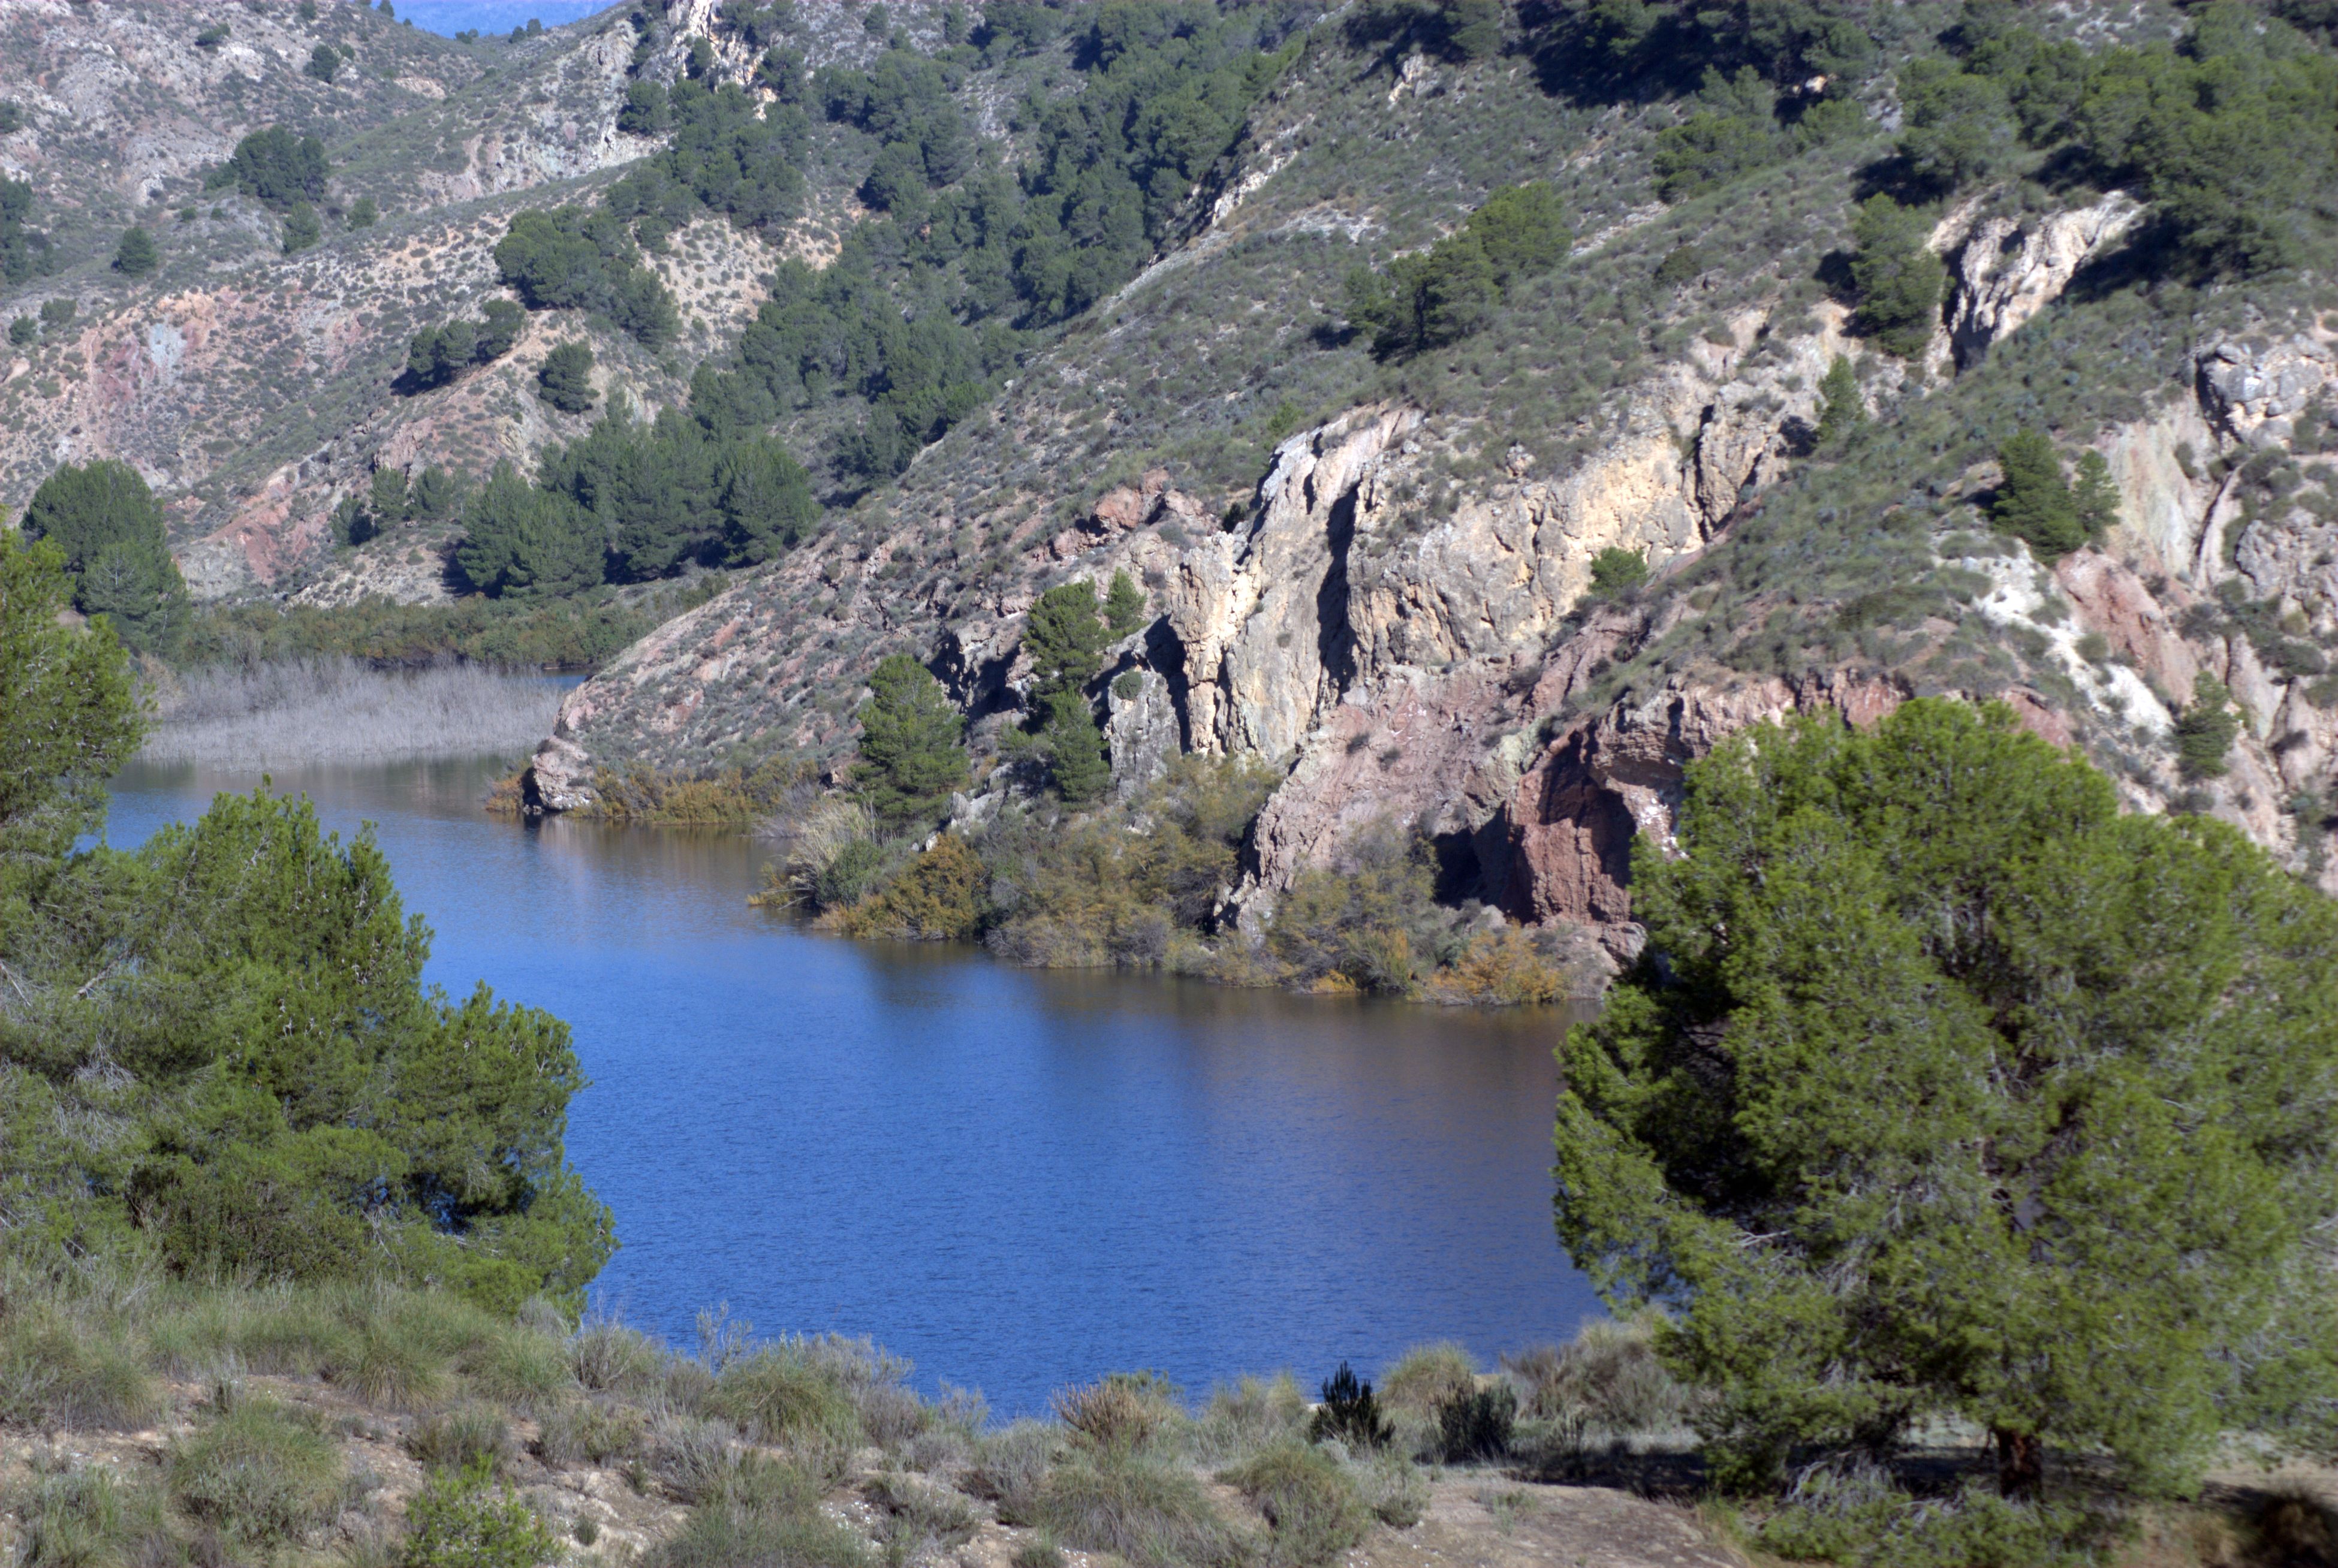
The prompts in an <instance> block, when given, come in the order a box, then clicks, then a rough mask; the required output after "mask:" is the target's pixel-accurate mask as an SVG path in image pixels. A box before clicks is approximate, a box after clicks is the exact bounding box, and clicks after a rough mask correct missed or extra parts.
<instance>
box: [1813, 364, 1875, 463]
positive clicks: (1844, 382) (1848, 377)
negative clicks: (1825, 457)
mask: <svg viewBox="0 0 2338 1568" xmlns="http://www.w3.org/2000/svg"><path fill="white" fill-rule="evenodd" d="M1866 423H1867V399H1866V398H1865V397H1862V395H1861V394H1860V390H1859V376H1858V373H1857V372H1856V371H1854V370H1852V368H1851V361H1850V360H1848V359H1846V358H1843V357H1842V355H1840V354H1838V355H1836V356H1835V357H1834V361H1833V363H1832V364H1830V365H1829V366H1828V367H1827V373H1826V376H1825V377H1824V378H1823V379H1822V380H1821V381H1820V382H1819V422H1818V426H1817V428H1816V429H1815V430H1813V431H1812V437H1811V440H1812V445H1813V446H1816V447H1817V448H1818V449H1819V450H1821V451H1826V450H1829V449H1831V448H1832V447H1834V446H1838V445H1839V444H1840V443H1841V442H1842V440H1843V438H1844V437H1845V436H1849V435H1850V434H1851V433H1852V431H1853V430H1856V429H1858V428H1859V427H1860V426H1862V425H1864V424H1866Z"/></svg>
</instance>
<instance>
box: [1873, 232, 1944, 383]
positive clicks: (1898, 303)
mask: <svg viewBox="0 0 2338 1568" xmlns="http://www.w3.org/2000/svg"><path fill="white" fill-rule="evenodd" d="M1930 230H1931V222H1930V220H1929V219H1928V218H1926V217H1925V216H1924V214H1923V213H1922V212H1920V211H1916V210H1914V209H1911V208H1904V207H1902V206H1901V205H1900V203H1898V202H1897V201H1893V200H1892V199H1891V197H1890V196H1888V195H1885V194H1883V193H1881V192H1878V193H1877V194H1875V195H1873V196H1871V197H1869V198H1868V199H1867V200H1866V201H1862V203H1860V206H1859V215H1858V218H1857V219H1856V220H1854V222H1853V223H1852V244H1853V245H1854V246H1855V247H1856V249H1855V250H1853V251H1852V258H1851V277H1852V284H1853V286H1854V287H1856V288H1857V289H1858V290H1859V315H1858V317H1857V326H1858V329H1859V330H1860V331H1862V332H1864V333H1867V334H1868V335H1869V336H1871V337H1872V338H1874V339H1875V342H1876V346H1877V347H1879V348H1881V349H1883V350H1884V352H1886V353H1888V354H1896V355H1898V356H1900V357H1901V358H1903V359H1905V358H1912V357H1914V356H1915V355H1918V354H1920V353H1922V352H1923V351H1924V345H1925V344H1926V343H1927V342H1929V341H1930V339H1931V336H1932V329H1933V328H1935V327H1937V326H1939V325H1940V299H1941V295H1942V293H1943V291H1944V290H1945V289H1946V288H1947V286H1948V269H1947V268H1946V267H1944V266H1943V265H1942V264H1941V262H1940V258H1939V257H1938V256H1935V255H1933V254H1932V252H1931V250H1930V249H1929V248H1928V247H1927V246H1926V243H1925V241H1926V240H1927V239H1928V238H1929V236H1930Z"/></svg>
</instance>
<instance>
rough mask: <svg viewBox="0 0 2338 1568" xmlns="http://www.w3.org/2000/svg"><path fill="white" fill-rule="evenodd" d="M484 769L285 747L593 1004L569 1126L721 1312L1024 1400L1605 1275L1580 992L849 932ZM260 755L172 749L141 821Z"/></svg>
mask: <svg viewBox="0 0 2338 1568" xmlns="http://www.w3.org/2000/svg"><path fill="white" fill-rule="evenodd" d="M489 777H490V774H489V770H488V769H486V767H484V766H471V765H437V766H417V767H409V768H400V769H365V770H359V771H350V772H331V773H327V772H317V773H304V774H292V773H286V772H283V771H279V772H278V773H277V774H276V776H275V778H274V780H273V787H274V788H275V789H278V790H279V791H287V790H302V791H306V792H307V793H309V795H310V796H312V797H313V798H314V799H316V801H317V803H318V807H319V812H320V814H321V815H322V816H323V818H325V820H326V822H327V824H328V825H329V826H330V827H333V828H339V829H341V830H342V831H343V832H345V833H348V832H353V831H355V830H356V828H357V827H358V825H359V822H360V821H362V820H370V821H373V822H375V823H377V824H378V835H379V838H380V841H381V844H382V846H383V848H385V849H386V850H387V851H388V856H389V858H390V862H391V865H392V866H393V867H395V869H396V873H397V877H398V887H399V889H400V890H401V892H402V893H403V894H404V896H405V898H406V903H407V907H408V909H409V910H415V911H419V912H420V913H421V914H422V915H424V916H426V917H427V919H428V921H429V923H430V926H431V927H432V928H433V930H434V932H435V933H436V941H435V946H434V947H433V950H432V956H431V961H430V970H429V974H430V978H431V979H432V980H433V981H434V982H436V983H437V984H439V985H444V986H445V987H447V990H449V991H450V992H457V993H461V992H466V991H467V990H469V988H470V987H471V985H472V984H473V983H474V982H475V981H477V980H482V979H484V980H486V982H487V983H488V984H489V985H492V986H494V987H495V989H496V992H497V993H498V994H499V995H503V996H506V997H507V998H511V999H513V1000H516V1001H520V1002H526V1003H530V1004H534V1005H537V1006H542V1007H546V1008H549V1009H551V1010H552V1011H554V1012H555V1013H557V1014H559V1015H560V1016H562V1017H563V1018H565V1019H566V1020H567V1021H568V1022H569V1024H571V1025H572V1027H573V1028H574V1029H575V1037H576V1050H577V1054H579V1055H580V1056H581V1057H582V1058H583V1061H584V1063H585V1071H586V1072H587V1073H589V1074H590V1075H591V1077H592V1079H593V1086H592V1087H591V1088H590V1089H588V1090H587V1091H585V1093H584V1094H583V1095H581V1096H579V1098H578V1099H577V1101H576V1102H575V1105H574V1107H573V1110H572V1114H571V1125H570V1132H569V1143H568V1148H569V1153H570V1157H571V1158H572V1160H573V1161H575V1164H576V1165H577V1167H578V1168H579V1169H580V1170H581V1171H583V1172H584V1174H585V1180H586V1181H589V1182H590V1183H591V1184H592V1185H593V1187H594V1189H595V1190H596V1191H599V1193H600V1194H601V1196H602V1197H603V1198H604V1199H605V1200H606V1201H608V1202H609V1204H610V1205H611V1206H612V1207H613V1208H614V1210H615V1211H616V1219H617V1233H618V1237H619V1240H621V1241H622V1242H623V1244H624V1245H623V1249H622V1250H620V1251H619V1252H618V1254H617V1256H616V1258H615V1259H614V1261H613V1262H612V1263H611V1264H610V1266H609V1268H608V1269H607V1270H606V1271H605V1272H604V1274H603V1275H602V1277H601V1279H600V1281H599V1283H598V1285H597V1286H596V1287H595V1291H596V1296H597V1297H598V1298H599V1299H601V1300H602V1301H603V1303H604V1305H605V1306H606V1307H607V1308H610V1309H613V1310H614V1311H617V1312H619V1313H621V1314H622V1315H623V1316H624V1318H627V1319H628V1320H629V1321H632V1322H634V1323H635V1324H637V1325H640V1326H642V1327H645V1328H653V1329H657V1330H660V1331H662V1332H663V1333H665V1334H667V1335H668V1336H669V1337H671V1338H674V1339H676V1340H677V1341H679V1342H683V1343H687V1342H689V1341H690V1339H691V1336H692V1325H693V1319H694V1318H695V1315H696V1314H697V1312H698V1310H699V1309H700V1308H702V1307H705V1306H708V1305H711V1304H712V1303H715V1302H725V1303H727V1304H728V1305H729V1307H730V1308H731V1311H732V1316H733V1317H734V1318H745V1319H746V1320H748V1321H749V1322H751V1323H752V1324H753V1325H754V1326H755V1328H756V1329H757V1330H758V1331H759V1332H762V1333H778V1332H782V1331H789V1332H792V1331H800V1330H837V1331H840V1332H845V1333H850V1334H866V1335H869V1336H872V1337H873V1338H877V1339H878V1340H879V1341H880V1342H881V1343H883V1344H885V1345H887V1346H889V1347H890V1348H892V1349H894V1350H896V1351H898V1352H899V1353H901V1354H903V1355H906V1356H909V1357H912V1358H913V1359H914V1360H915V1361H916V1363H917V1367H918V1373H917V1381H918V1382H919V1384H920V1385H921V1386H922V1387H925V1388H927V1389H928V1391H930V1390H932V1389H934V1388H935V1387H938V1385H939V1384H940V1383H942V1382H948V1383H950V1384H954V1385H958V1386H960V1387H976V1388H979V1389H981V1390H982V1391H983V1392H984V1393H985V1394H987V1396H988V1397H989V1399H990V1401H991V1405H992V1407H993V1409H994V1410H996V1411H998V1412H1001V1413H1015V1412H1029V1411H1033V1410H1036V1409H1037V1408H1038V1407H1039V1406H1042V1405H1043V1404H1044V1402H1045V1400H1046V1395H1047V1393H1048V1391H1049V1390H1050V1389H1053V1388H1056V1387H1061V1386H1062V1385H1064V1384H1066V1383H1068V1382H1072V1381H1075V1380H1079V1379H1085V1378H1090V1377H1095V1376H1097V1375H1099V1374H1101V1373H1104V1372H1107V1371H1112V1370H1115V1369H1125V1368H1132V1367H1157V1368H1160V1369H1162V1370H1164V1371H1165V1372H1167V1373H1168V1374H1169V1375H1170V1376H1171V1377H1173V1378H1174V1379H1175V1380H1177V1381H1178V1382H1180V1383H1182V1384H1184V1385H1185V1386H1186V1387H1189V1388H1192V1389H1194V1390H1196V1391H1198V1390H1200V1389H1203V1388H1206V1387H1208V1386H1209V1385H1210V1383H1211V1382H1213V1380H1216V1379H1220V1378H1224V1377H1232V1376H1233V1375H1234V1374H1236V1373H1240V1372H1244V1371H1267V1370H1272V1369H1274V1368H1277V1367H1292V1368H1294V1369H1295V1370H1297V1371H1298V1372H1299V1373H1300V1375H1301V1376H1302V1377H1304V1378H1307V1379H1309V1380H1310V1381H1311V1380H1312V1379H1314V1378H1318V1377H1321V1376H1322V1375H1323V1374H1324V1373H1325V1372H1326V1371H1328V1370H1329V1369H1330V1367H1331V1366H1332V1365H1333V1364H1335V1363H1336V1362H1338V1361H1339V1360H1340V1359H1341V1358H1342V1357H1347V1358H1350V1359H1352V1360H1354V1361H1355V1362H1356V1363H1357V1365H1358V1366H1359V1367H1361V1368H1363V1369H1365V1370H1367V1371H1369V1370H1370V1369H1371V1368H1374V1367H1379V1366H1380V1365H1383V1364H1384V1363H1385V1362H1386V1361H1387V1360H1388V1359H1389V1358H1390V1357H1393V1356H1394V1355H1395V1354H1396V1353H1397V1352H1398V1351H1400V1350H1401V1349H1402V1348H1404V1347H1406V1346H1408V1345H1410V1344H1414V1343H1417V1342H1419V1341H1420V1340H1423V1339H1429V1338H1456V1339H1459V1340H1460V1341H1461V1342H1463V1343H1464V1344H1466V1345H1468V1346H1469V1348H1471V1349H1472V1350H1474V1351H1475V1352H1477V1353H1478V1355H1479V1356H1480V1357H1483V1358H1485V1359H1486V1360H1487V1361H1488V1362H1490V1360H1491V1358H1492V1357H1493V1356H1494V1354H1495V1353H1496V1352H1498V1351H1500V1350H1504V1349H1508V1348H1516V1347H1518V1346H1520V1345H1523V1344H1526V1343H1528V1342H1530V1341H1533V1340H1536V1339H1547V1338H1557V1337H1563V1336H1564V1335H1566V1334H1567V1333H1569V1332H1571V1331H1572V1330H1573V1328H1575V1326H1576V1325H1577V1323H1578V1322H1579V1321H1580V1320H1581V1319H1583V1318H1586V1317H1587V1316H1590V1315H1592V1314H1594V1313H1595V1312H1596V1310H1597V1305H1596V1301H1595V1300H1594V1299H1593V1297H1592V1295H1591V1293H1590V1291H1589V1289H1588V1287H1587V1286H1586V1284H1585V1283H1584V1282H1583V1280H1582V1279H1580V1277H1579V1276H1577V1275H1576V1274H1575V1273H1574V1272H1573V1271H1572V1270H1570V1269H1568V1268H1567V1264H1566V1261H1565V1259H1564V1258H1563V1256H1562V1255H1561V1254H1560V1253H1559V1251H1558V1250H1557V1244H1556V1242H1555V1241H1554V1240H1553V1238H1552V1234H1551V1228H1550V1178H1549V1174H1548V1167H1549V1164H1550V1157H1549V1147H1550V1145H1549V1137H1550V1112H1551V1100H1552V1095H1553V1093H1554V1091H1555V1089H1556V1077H1555V1072H1554V1068H1553V1064H1552V1061H1551V1055H1550V1053H1551V1048H1552V1046H1553V1045H1554V1044H1556V1043H1557V1035H1558V1033H1559V1031H1560V1030H1561V1028H1562V1027H1563V1026H1564V1023H1565V1019H1564V1018H1563V1017H1562V1016H1561V1015H1560V1014H1557V1013H1551V1012H1543V1013H1535V1014H1509V1015H1492V1016H1488V1015H1483V1014H1463V1013H1458V1012H1451V1011H1443V1010H1437V1009H1429V1008H1419V1007H1401V1006H1390V1005H1373V1004H1366V1003H1359V1002H1351V1001H1341V1000H1325V999H1317V998H1311V997H1295V996H1286V995H1278V994H1274V993H1266V992H1255V991H1233V990H1227V989H1223V988H1220V987H1216V986H1209V985H1196V984H1192V983H1181V982H1175V981H1168V980H1160V979H1153V978H1147V977H1141V976H1135V977H1132V976H1126V975H1096V974H1064V973H1035V972H1031V971H1026V970H1018V969H1013V968H1009V967H1007V966H1005V965H999V964H997V963H995V962H992V961H991V960H989V959H987V958H985V957H984V956H981V955H979V954H977V953H975V952H973V951H971V950H968V949H963V948H956V949H940V948H934V947H921V946H909V945H900V946H870V945H863V944H854V943H848V942H844V941H840V940H836V939H832V938H829V937H824V936H814V935H810V934H808V933H805V932H801V931H799V930H797V929H795V928H793V927H792V926H790V925H788V924H787V923H786V922H784V921H782V920H780V919H777V918H774V917H772V916H767V915H764V914H762V913H761V912H759V911H755V910H752V909H750V908H748V907H747V906H746V896H747V894H748V893H749V892H750V891H751V890H752V888H753V887H755V886H756V885H757V883H758V882H759V881H760V876H761V859H762V857H761V854H760V853H759V852H758V850H757V848H756V847H755V846H754V845H753V844H752V842H750V841H748V840H745V839H743V838H737V837H732V836H723V835H714V834H702V833H693V832H683V831H675V830H655V829H639V828H636V829H623V828H596V827H594V826H592V825H590V824H586V823H577V822H562V821H555V822H549V823H545V824H541V825H536V826H520V825H516V824H514V823H512V822H510V821H508V820H504V819H498V818H490V817H487V816H485V815H484V814H482V813H481V812H480V811H479V809H478V807H477V802H478V800H479V798H480V796H481V794H482V793H483V792H484V790H485V789H486V784H487V781H488V779H489ZM258 782H259V779H257V778H256V777H241V776H237V775H233V774H214V773H201V774H198V773H196V772H195V771H193V770H192V769H179V770H166V769H152V768H144V767H140V768H133V769H132V770H131V771H130V773H128V774H127V775H125V776H124V777H123V779H121V780H120V781H119V783H118V784H117V785H116V787H115V792H114V801H113V816H112V819H111V824H110V828H109V837H110V838H111V839H112V841H113V843H115V844H117V845H129V844H134V843H136V842H139V841H141V840H142V839H143V838H145V837H146V835H147V834H148V833H150V832H152V830H153V828H155V827H156V826H158V825H159V824H161V823H163V822H166V821H170V820H173V819H182V818H192V817H193V816H195V815H197V814H198V813H200V812H201V809H203V807H204V805H205V804H206V803H208V801H209V800H210V799H211V794H212V792H213V791H215V790H218V789H251V787H253V786H254V785H255V784H257V783H258Z"/></svg>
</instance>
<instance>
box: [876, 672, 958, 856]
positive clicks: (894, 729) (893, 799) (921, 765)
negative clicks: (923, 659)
mask: <svg viewBox="0 0 2338 1568" xmlns="http://www.w3.org/2000/svg"><path fill="white" fill-rule="evenodd" d="M965 730H966V719H965V716H964V715H963V714H961V713H959V711H958V705H957V704H956V703H954V702H952V701H950V700H949V693H948V692H947V691H943V690H942V683H941V682H940V681H937V680H935V679H934V677H933V674H932V672H931V671H928V670H927V668H926V667H925V666H924V665H923V664H920V663H919V662H917V661H916V660H915V659H912V658H910V657H909V655H908V654H906V653H895V654H892V655H890V656H889V657H888V658H886V659H885V660H883V661H882V662H879V664H878V666H877V668H876V669H875V670H874V671H871V672H870V674H869V700H868V701H866V702H863V703H862V704H861V705H860V763H859V765H858V766H856V767H855V768H854V769H853V770H852V779H853V783H854V784H855V785H856V786H857V787H858V788H859V789H860V792H861V794H862V796H863V798H865V799H867V800H868V802H869V809H871V810H872V811H874V812H876V813H877V817H878V819H879V821H881V822H883V823H885V824H887V825H888V826H890V827H897V828H898V827H901V826H905V825H906V826H913V827H914V826H919V825H921V824H922V825H930V823H931V822H932V820H933V818H935V817H936V816H937V815H938V813H939V812H940V811H941V809H942V808H944V807H945V806H947V805H948V803H949V798H950V794H951V792H952V791H954V790H958V789H965V788H966V783H967V778H968V767H967V755H966V742H965V739H964V737H965Z"/></svg>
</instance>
